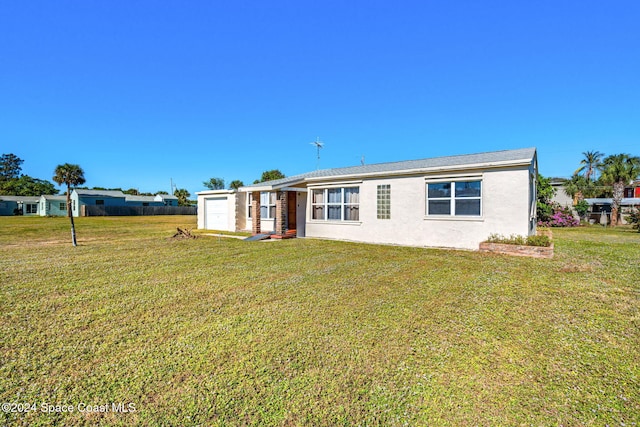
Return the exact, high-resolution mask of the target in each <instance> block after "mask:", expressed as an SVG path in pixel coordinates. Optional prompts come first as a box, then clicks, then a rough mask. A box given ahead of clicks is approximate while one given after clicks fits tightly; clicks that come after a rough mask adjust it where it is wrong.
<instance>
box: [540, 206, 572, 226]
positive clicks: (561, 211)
mask: <svg viewBox="0 0 640 427" xmlns="http://www.w3.org/2000/svg"><path fill="white" fill-rule="evenodd" d="M578 225H580V220H578V219H576V218H575V217H574V216H573V213H571V209H569V208H561V207H557V206H556V207H554V212H553V215H551V218H549V219H548V220H546V221H538V226H539V227H576V226H578Z"/></svg>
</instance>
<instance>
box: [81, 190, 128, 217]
mask: <svg viewBox="0 0 640 427" xmlns="http://www.w3.org/2000/svg"><path fill="white" fill-rule="evenodd" d="M125 202H126V198H125V194H124V193H123V192H122V191H114V190H84V189H74V190H73V191H72V192H71V209H72V211H73V216H81V215H82V207H83V206H87V205H88V206H126V203H125Z"/></svg>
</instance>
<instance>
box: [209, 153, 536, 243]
mask: <svg viewBox="0 0 640 427" xmlns="http://www.w3.org/2000/svg"><path fill="white" fill-rule="evenodd" d="M536 176H537V156H536V149H535V148H526V149H519V150H507V151H496V152H489V153H479V154H469V155H460V156H448V157H439V158H431V159H422V160H411V161H404V162H393V163H380V164H372V165H363V166H353V167H345V168H336V169H326V170H318V171H314V172H309V173H306V174H302V175H296V176H292V177H288V178H283V179H279V180H274V181H267V182H263V183H259V184H254V185H248V186H245V187H241V188H240V189H239V190H238V191H237V192H236V191H230V190H213V191H203V192H200V193H198V228H201V229H212V230H228V231H241V230H243V231H249V230H250V231H252V232H253V233H254V234H258V233H264V232H273V233H275V234H277V235H285V234H286V233H287V232H289V233H291V232H292V231H293V230H295V233H296V234H297V236H298V237H315V238H325V239H338V240H350V241H359V242H370V243H384V244H400V245H409V246H431V247H452V248H465V249H478V246H479V243H480V242H481V241H483V240H485V239H486V238H487V237H489V235H490V234H492V233H498V234H503V235H507V236H508V235H511V234H518V235H524V236H527V235H532V234H535V231H536V228H535V227H536V218H535V212H536V187H535V183H536Z"/></svg>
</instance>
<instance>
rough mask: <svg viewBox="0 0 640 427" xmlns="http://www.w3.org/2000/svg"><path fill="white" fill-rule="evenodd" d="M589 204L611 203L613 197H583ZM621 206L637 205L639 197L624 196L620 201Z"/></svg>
mask: <svg viewBox="0 0 640 427" xmlns="http://www.w3.org/2000/svg"><path fill="white" fill-rule="evenodd" d="M584 200H586V201H587V203H589V204H590V205H611V204H613V199H611V198H600V199H584ZM620 205H621V206H639V205H640V198H637V197H625V198H623V199H622V200H621V201H620Z"/></svg>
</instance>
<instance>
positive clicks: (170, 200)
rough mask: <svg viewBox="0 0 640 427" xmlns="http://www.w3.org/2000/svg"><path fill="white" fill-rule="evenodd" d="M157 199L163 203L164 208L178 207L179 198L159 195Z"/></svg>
mask: <svg viewBox="0 0 640 427" xmlns="http://www.w3.org/2000/svg"><path fill="white" fill-rule="evenodd" d="M155 199H156V201H159V202H162V203H163V204H164V206H178V198H177V197H176V196H172V195H170V194H157V195H156V196H155Z"/></svg>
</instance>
